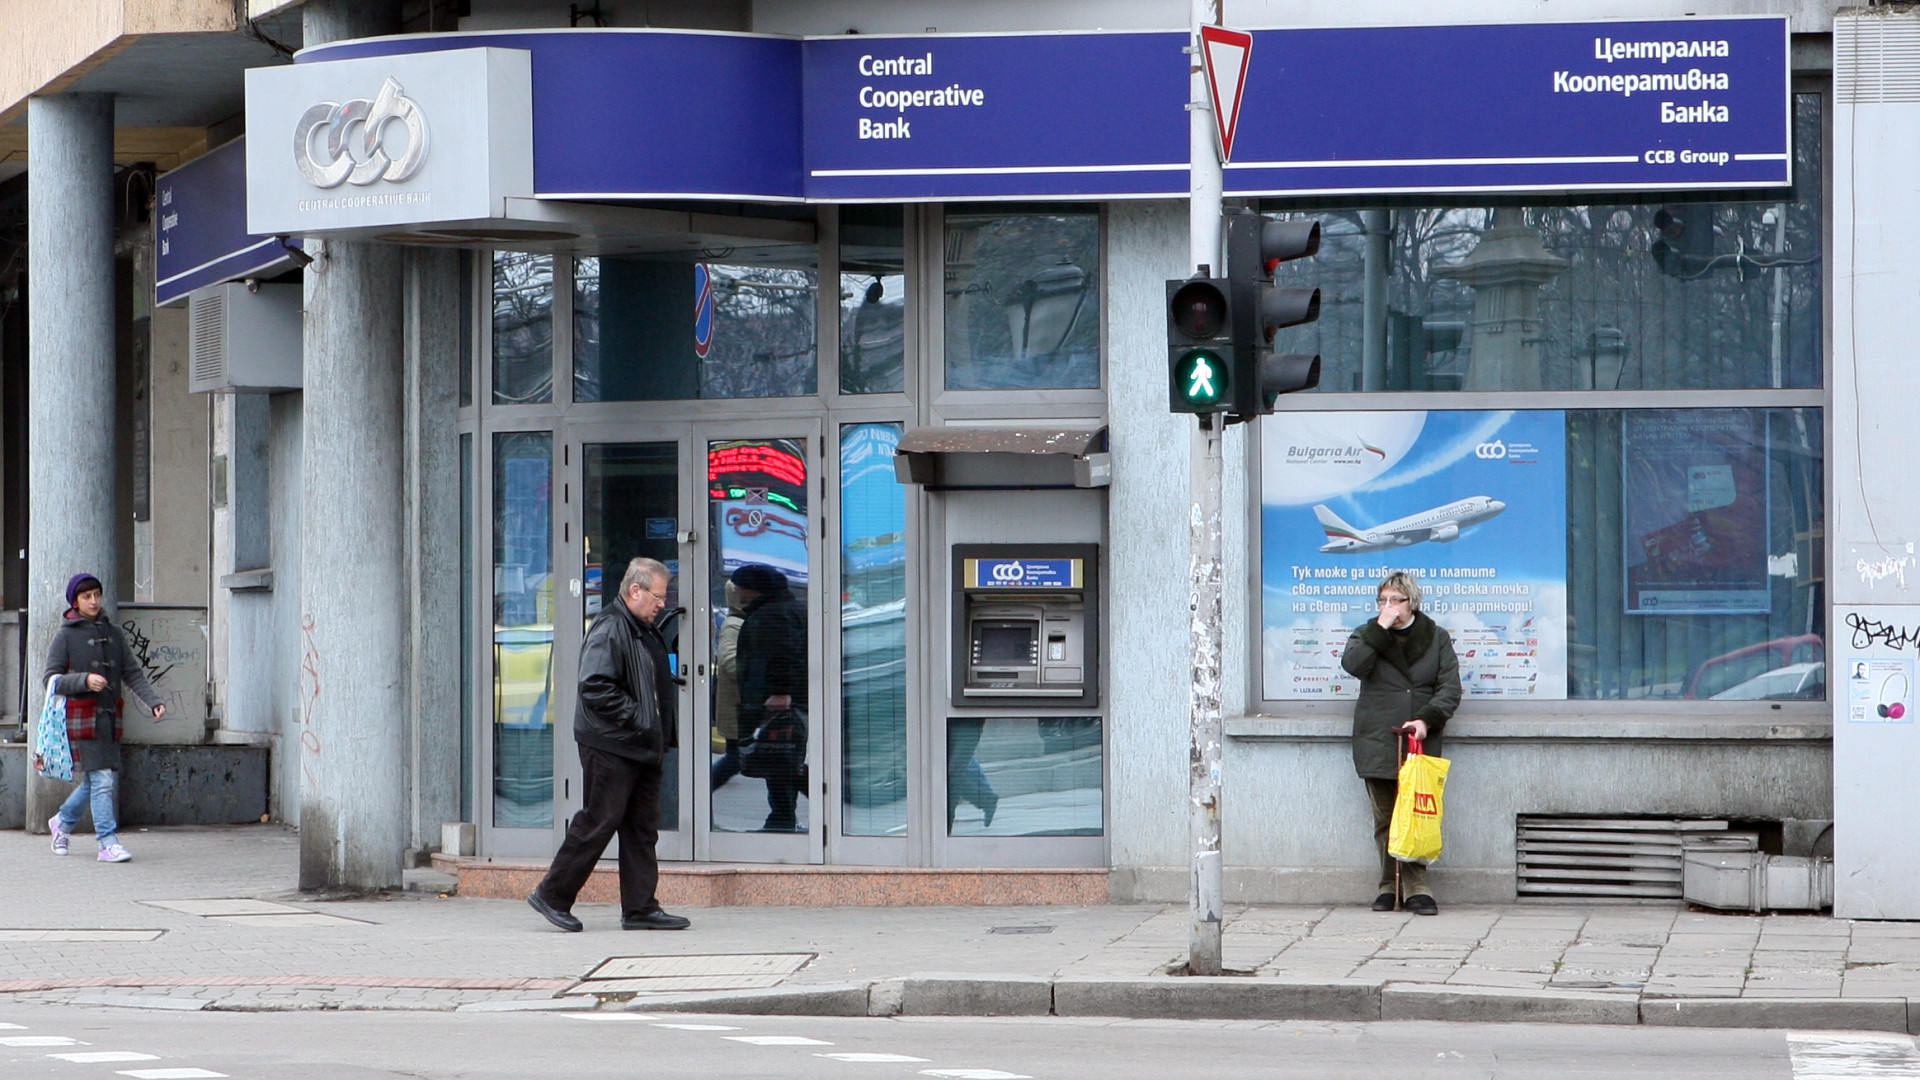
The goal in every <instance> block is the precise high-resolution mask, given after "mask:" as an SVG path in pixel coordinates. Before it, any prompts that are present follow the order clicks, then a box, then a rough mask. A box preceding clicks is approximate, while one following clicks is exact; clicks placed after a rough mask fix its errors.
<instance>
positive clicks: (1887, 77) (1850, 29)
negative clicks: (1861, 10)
mask: <svg viewBox="0 0 1920 1080" xmlns="http://www.w3.org/2000/svg"><path fill="white" fill-rule="evenodd" d="M1833 93H1834V99H1835V100H1836V101H1838V102H1839V103H1841V104H1844V105H1877V104H1885V103H1894V102H1920V19H1917V18H1914V17H1913V16H1912V15H1910V14H1907V13H1904V12H1903V13H1899V14H1877V13H1876V14H1873V15H1866V16H1860V15H1854V16H1842V17H1840V18H1836V19H1834V20H1833Z"/></svg>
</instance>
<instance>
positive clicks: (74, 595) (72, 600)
mask: <svg viewBox="0 0 1920 1080" xmlns="http://www.w3.org/2000/svg"><path fill="white" fill-rule="evenodd" d="M88 589H100V590H101V591H102V592H104V591H106V590H105V587H104V586H102V585H101V584H100V579H99V578H97V577H94V576H93V575H92V574H75V575H73V576H72V577H70V578H68V579H67V606H68V607H72V606H74V605H75V604H77V603H79V602H80V594H81V593H83V592H86V591H87V590H88Z"/></svg>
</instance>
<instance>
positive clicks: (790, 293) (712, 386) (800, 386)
mask: <svg viewBox="0 0 1920 1080" xmlns="http://www.w3.org/2000/svg"><path fill="white" fill-rule="evenodd" d="M707 270H708V272H709V273H711V274H712V275H713V294H714V295H713V305H714V306H713V345H712V348H711V349H710V350H709V351H708V353H707V356H706V359H705V360H703V361H702V362H701V365H700V396H701V397H703V398H733V397H779V396H785V395H792V394H811V393H813V392H814V388H815V387H816V386H817V385H818V373H817V371H816V368H815V361H814V356H815V343H814V321H815V312H816V303H817V301H816V298H815V296H816V289H817V287H818V286H817V275H816V274H815V273H814V271H812V270H801V269H792V268H787V267H775V266H729V265H722V264H718V263H713V264H709V265H708V267H707Z"/></svg>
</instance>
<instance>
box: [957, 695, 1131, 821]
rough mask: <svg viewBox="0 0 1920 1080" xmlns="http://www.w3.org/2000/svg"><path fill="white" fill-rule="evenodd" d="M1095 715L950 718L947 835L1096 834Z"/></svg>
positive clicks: (1098, 777)
mask: <svg viewBox="0 0 1920 1080" xmlns="http://www.w3.org/2000/svg"><path fill="white" fill-rule="evenodd" d="M1100 755H1101V747H1100V718H1099V717H1097V716H1058V717H1045V718H1041V719H1019V720H1016V719H1001V718H999V717H994V718H992V719H977V718H976V719H962V718H959V717H956V718H953V719H950V720H948V721H947V835H949V836H1099V835H1100V833H1101V830H1102V828H1103V825H1102V815H1101V806H1102V803H1101V761H1100Z"/></svg>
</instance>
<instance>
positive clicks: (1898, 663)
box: [1827, 604, 1920, 919]
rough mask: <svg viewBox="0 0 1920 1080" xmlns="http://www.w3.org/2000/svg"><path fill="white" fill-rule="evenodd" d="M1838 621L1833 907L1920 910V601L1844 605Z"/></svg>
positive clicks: (1906, 915)
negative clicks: (1916, 817)
mask: <svg viewBox="0 0 1920 1080" xmlns="http://www.w3.org/2000/svg"><path fill="white" fill-rule="evenodd" d="M1833 621H1834V626H1833V636H1832V638H1830V639H1829V640H1830V642H1831V649H1830V653H1829V656H1828V663H1829V664H1831V665H1833V666H1832V667H1830V668H1829V671H1830V673H1831V675H1830V677H1829V678H1828V680H1827V681H1828V685H1829V687H1831V689H1830V690H1829V692H1828V696H1829V697H1830V698H1831V699H1832V702H1833V711H1834V724H1833V871H1834V873H1833V889H1834V892H1833V913H1834V915H1835V916H1837V917H1840V918H1851V919H1916V918H1920V845H1916V844H1915V843H1914V842H1913V835H1912V826H1913V808H1914V804H1915V796H1916V795H1920V765H1917V764H1916V763H1920V724H1916V723H1915V721H1914V705H1915V701H1914V685H1913V680H1914V667H1915V663H1914V661H1915V660H1916V659H1920V607H1916V606H1914V605H1910V604H1885V605H1863V606H1857V607H1850V606H1840V605H1836V606H1835V607H1834V609H1833Z"/></svg>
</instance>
